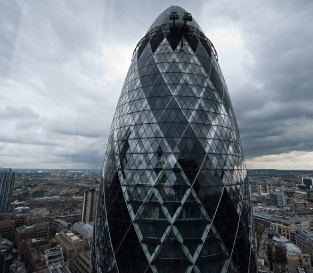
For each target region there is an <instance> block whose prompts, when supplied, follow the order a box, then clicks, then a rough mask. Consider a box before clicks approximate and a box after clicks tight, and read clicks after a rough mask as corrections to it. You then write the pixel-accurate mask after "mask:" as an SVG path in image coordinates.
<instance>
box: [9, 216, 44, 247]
mask: <svg viewBox="0 0 313 273" xmlns="http://www.w3.org/2000/svg"><path fill="white" fill-rule="evenodd" d="M49 235H50V224H49V222H41V223H36V224H33V225H31V226H25V225H23V226H21V227H18V228H16V229H15V233H14V245H15V247H16V248H17V249H19V246H20V243H21V242H22V241H25V240H29V239H36V238H42V237H44V238H49Z"/></svg>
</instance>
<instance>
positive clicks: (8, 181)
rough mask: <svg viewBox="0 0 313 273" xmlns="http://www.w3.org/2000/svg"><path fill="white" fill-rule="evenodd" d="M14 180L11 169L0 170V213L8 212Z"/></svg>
mask: <svg viewBox="0 0 313 273" xmlns="http://www.w3.org/2000/svg"><path fill="white" fill-rule="evenodd" d="M14 179H15V173H14V172H12V169H8V168H0V213H6V212H9V207H10V203H11V196H12V191H13V185H14Z"/></svg>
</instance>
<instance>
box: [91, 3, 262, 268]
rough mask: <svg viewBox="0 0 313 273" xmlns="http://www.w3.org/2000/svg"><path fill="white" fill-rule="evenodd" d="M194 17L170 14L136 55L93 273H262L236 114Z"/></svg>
mask: <svg viewBox="0 0 313 273" xmlns="http://www.w3.org/2000/svg"><path fill="white" fill-rule="evenodd" d="M171 12H177V13H178V15H179V18H180V19H179V20H177V21H176V25H175V26H173V23H171V21H169V20H168V18H169V15H170V13H171ZM185 13H186V11H185V10H184V9H182V8H180V7H177V6H171V7H170V8H169V9H167V10H165V11H164V12H163V13H162V14H161V15H160V16H159V17H158V18H157V20H156V21H155V22H154V23H153V25H152V27H151V28H150V30H149V31H148V33H147V34H146V38H144V39H142V40H141V41H140V43H139V45H138V46H137V47H136V50H135V52H134V57H133V60H132V63H131V66H130V69H129V71H128V74H127V76H126V79H125V82H124V86H123V89H122V93H121V96H120V98H119V101H118V105H117V108H116V112H115V115H114V119H113V123H112V127H111V132H110V136H109V141H108V146H107V152H106V157H105V164H104V167H103V173H102V185H101V187H100V191H99V203H98V214H97V220H96V223H95V226H96V231H95V234H96V237H95V249H94V254H93V262H92V266H93V271H94V272H95V271H96V272H154V273H156V272H160V273H165V272H171V273H175V272H196V273H199V272H201V273H206V272H256V271H255V270H256V266H255V256H254V248H253V241H254V239H253V235H252V232H251V213H250V202H249V201H250V200H249V193H248V181H247V178H246V176H247V173H246V168H245V162H244V156H243V153H242V148H241V142H240V136H239V130H238V126H237V123H236V118H235V114H234V111H233V108H232V105H231V101H230V97H229V94H228V90H227V87H226V83H225V81H224V78H223V75H222V72H221V70H220V67H219V64H218V62H217V58H216V54H215V51H214V50H213V48H212V46H211V43H210V42H208V39H207V38H206V37H205V35H204V34H203V32H202V31H201V29H200V28H199V27H198V25H197V23H196V22H195V21H194V20H193V21H192V24H191V25H186V24H185V23H184V22H183V16H184V14H185Z"/></svg>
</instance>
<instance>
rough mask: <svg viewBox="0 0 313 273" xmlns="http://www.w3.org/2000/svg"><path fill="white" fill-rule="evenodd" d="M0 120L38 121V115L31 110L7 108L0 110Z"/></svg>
mask: <svg viewBox="0 0 313 273" xmlns="http://www.w3.org/2000/svg"><path fill="white" fill-rule="evenodd" d="M0 117H1V119H14V120H15V119H38V118H39V114H38V113H36V112H35V111H33V110H32V109H31V108H29V107H27V106H24V107H14V106H7V107H6V108H5V110H2V111H1V110H0Z"/></svg>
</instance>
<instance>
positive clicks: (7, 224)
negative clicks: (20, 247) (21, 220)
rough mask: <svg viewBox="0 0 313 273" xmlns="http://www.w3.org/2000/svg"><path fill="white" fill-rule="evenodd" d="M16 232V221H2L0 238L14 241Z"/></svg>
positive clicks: (0, 222) (0, 223)
mask: <svg viewBox="0 0 313 273" xmlns="http://www.w3.org/2000/svg"><path fill="white" fill-rule="evenodd" d="M14 230H15V221H14V220H2V221H0V236H1V237H2V238H6V239H9V240H12V239H13V236H14Z"/></svg>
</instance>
